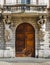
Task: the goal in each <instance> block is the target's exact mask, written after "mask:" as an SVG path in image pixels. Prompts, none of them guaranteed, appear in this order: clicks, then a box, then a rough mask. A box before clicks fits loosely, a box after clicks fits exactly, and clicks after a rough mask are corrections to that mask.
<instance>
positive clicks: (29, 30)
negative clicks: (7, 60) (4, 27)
mask: <svg viewBox="0 0 50 65" xmlns="http://www.w3.org/2000/svg"><path fill="white" fill-rule="evenodd" d="M15 36H16V40H15V55H16V57H35V30H34V28H33V26H32V25H31V24H29V23H21V24H20V25H18V27H17V29H16V35H15Z"/></svg>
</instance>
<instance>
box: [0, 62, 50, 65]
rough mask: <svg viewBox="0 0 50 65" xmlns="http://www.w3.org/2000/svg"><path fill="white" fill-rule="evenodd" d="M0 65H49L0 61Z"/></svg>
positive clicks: (47, 63) (48, 64)
mask: <svg viewBox="0 0 50 65" xmlns="http://www.w3.org/2000/svg"><path fill="white" fill-rule="evenodd" d="M0 65H50V62H43V63H8V62H2V61H0Z"/></svg>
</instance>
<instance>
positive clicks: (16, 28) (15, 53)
mask: <svg viewBox="0 0 50 65" xmlns="http://www.w3.org/2000/svg"><path fill="white" fill-rule="evenodd" d="M22 24H24V23H20V24H19V25H18V26H20V25H22ZM27 24H29V25H30V26H32V25H31V24H30V23H27ZM18 26H17V28H18ZM17 28H16V30H17ZM32 28H33V29H34V36H35V28H34V27H33V26H32ZM34 42H36V41H35V37H34ZM34 44H35V43H34ZM34 46H35V50H34V54H35V55H36V44H35V45H34ZM15 56H16V31H15ZM34 57H35V56H34Z"/></svg>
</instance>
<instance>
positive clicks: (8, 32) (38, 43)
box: [0, 0, 50, 58]
mask: <svg viewBox="0 0 50 65" xmlns="http://www.w3.org/2000/svg"><path fill="white" fill-rule="evenodd" d="M43 1H44V0H43ZM43 1H42V2H41V3H40V1H39V0H35V1H34V0H11V1H9V2H8V0H4V1H3V3H4V4H3V5H1V7H0V57H42V58H44V57H50V16H49V14H50V12H49V7H50V6H49V5H47V4H46V3H47V2H43ZM48 2H49V0H48ZM48 4H49V3H48Z"/></svg>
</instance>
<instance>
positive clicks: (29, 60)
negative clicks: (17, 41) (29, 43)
mask: <svg viewBox="0 0 50 65" xmlns="http://www.w3.org/2000/svg"><path fill="white" fill-rule="evenodd" d="M0 61H3V62H9V63H43V62H50V59H45V58H31V57H22V58H21V57H16V58H0Z"/></svg>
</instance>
